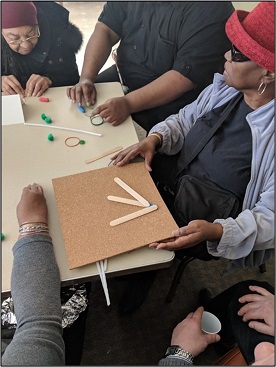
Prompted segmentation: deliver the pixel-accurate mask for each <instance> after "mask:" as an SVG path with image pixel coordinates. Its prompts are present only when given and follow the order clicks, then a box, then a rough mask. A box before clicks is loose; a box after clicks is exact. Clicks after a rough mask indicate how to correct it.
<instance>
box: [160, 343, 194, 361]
mask: <svg viewBox="0 0 276 367" xmlns="http://www.w3.org/2000/svg"><path fill="white" fill-rule="evenodd" d="M168 356H177V357H181V358H183V359H186V360H188V361H191V362H193V360H194V357H193V355H192V354H191V353H190V352H188V351H187V350H185V349H183V348H181V347H180V346H179V345H171V346H170V347H169V348H167V351H166V354H165V357H168Z"/></svg>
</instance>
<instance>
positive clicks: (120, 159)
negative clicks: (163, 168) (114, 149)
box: [111, 135, 160, 172]
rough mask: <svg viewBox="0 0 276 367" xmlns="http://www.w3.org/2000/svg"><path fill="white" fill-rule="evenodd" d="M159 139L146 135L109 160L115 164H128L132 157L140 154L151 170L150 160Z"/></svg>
mask: <svg viewBox="0 0 276 367" xmlns="http://www.w3.org/2000/svg"><path fill="white" fill-rule="evenodd" d="M159 143H160V141H159V139H158V138H156V137H155V136H151V135H150V136H148V137H146V138H145V139H143V140H142V141H140V142H139V143H137V144H134V145H131V146H130V147H128V148H126V149H124V150H122V151H121V152H119V153H117V154H116V155H114V156H113V157H111V160H112V161H113V164H114V165H116V166H124V165H125V164H128V163H129V162H130V161H131V160H132V159H134V158H135V157H137V156H138V155H140V156H141V157H143V158H144V159H145V167H146V169H147V170H148V171H149V172H151V170H152V169H151V162H152V159H153V156H154V154H155V151H156V147H157V146H158V145H159Z"/></svg>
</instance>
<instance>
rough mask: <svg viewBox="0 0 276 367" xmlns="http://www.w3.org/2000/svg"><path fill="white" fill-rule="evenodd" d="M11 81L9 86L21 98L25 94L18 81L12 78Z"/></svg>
mask: <svg viewBox="0 0 276 367" xmlns="http://www.w3.org/2000/svg"><path fill="white" fill-rule="evenodd" d="M10 80H11V82H12V83H11V84H10V83H8V84H9V86H10V87H11V88H12V89H13V90H14V91H15V92H16V93H17V94H20V95H22V96H24V94H25V92H24V89H23V88H22V85H21V84H20V83H19V81H18V80H17V79H16V78H15V77H13V78H11V79H10Z"/></svg>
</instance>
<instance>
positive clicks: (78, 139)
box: [64, 136, 85, 148]
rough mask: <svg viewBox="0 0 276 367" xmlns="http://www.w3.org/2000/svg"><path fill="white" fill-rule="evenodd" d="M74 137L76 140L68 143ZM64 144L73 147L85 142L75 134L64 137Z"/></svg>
mask: <svg viewBox="0 0 276 367" xmlns="http://www.w3.org/2000/svg"><path fill="white" fill-rule="evenodd" d="M72 139H75V140H77V141H75V142H74V143H72V142H71V143H68V141H70V140H72ZM64 143H65V145H67V147H70V148H73V147H76V146H77V145H84V144H85V140H81V139H80V138H78V137H77V136H69V137H68V138H66V139H65V141H64Z"/></svg>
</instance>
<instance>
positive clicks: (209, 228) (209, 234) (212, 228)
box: [149, 219, 223, 251]
mask: <svg viewBox="0 0 276 367" xmlns="http://www.w3.org/2000/svg"><path fill="white" fill-rule="evenodd" d="M222 233H223V229H222V226H221V224H219V223H210V222H207V221H206V220H201V219H198V220H192V221H191V222H190V223H189V224H188V225H187V226H185V227H181V228H179V229H177V230H175V231H173V232H172V236H173V237H174V240H173V241H169V242H160V243H157V242H156V243H151V244H150V245H149V247H155V248H156V249H162V250H171V251H174V250H180V249H183V248H189V247H193V246H195V245H197V244H199V243H200V242H202V241H215V240H218V241H219V240H220V239H221V236H222Z"/></svg>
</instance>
